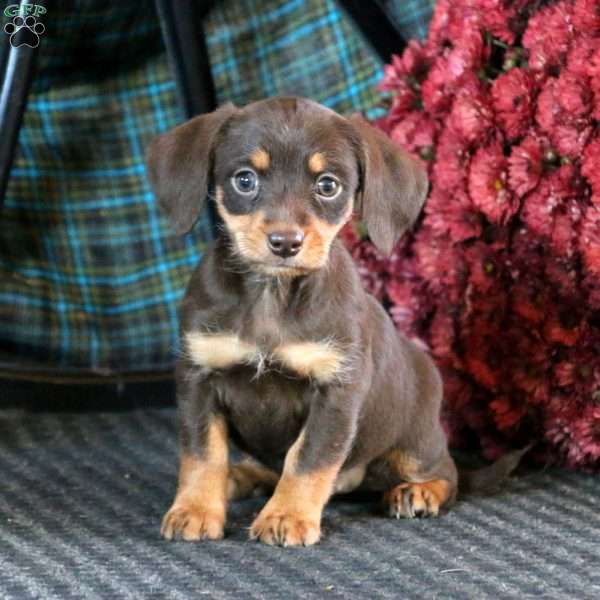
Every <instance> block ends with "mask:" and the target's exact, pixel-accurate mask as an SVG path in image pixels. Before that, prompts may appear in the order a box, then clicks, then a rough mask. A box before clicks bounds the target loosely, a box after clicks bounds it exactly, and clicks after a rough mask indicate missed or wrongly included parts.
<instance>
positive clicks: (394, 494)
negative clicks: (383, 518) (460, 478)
mask: <svg viewBox="0 0 600 600" xmlns="http://www.w3.org/2000/svg"><path fill="white" fill-rule="evenodd" d="M384 460H385V461H386V463H387V465H388V468H389V469H391V470H392V472H393V473H395V474H396V475H397V476H398V477H399V479H401V480H402V483H398V484H397V485H395V486H393V487H392V488H391V489H389V490H388V491H387V492H385V493H384V495H383V503H384V510H386V512H387V514H388V515H389V516H390V517H396V518H397V519H399V518H400V517H406V518H414V517H429V516H437V515H438V514H439V511H440V508H441V507H442V506H444V505H449V504H451V503H452V502H453V501H454V499H455V497H456V489H457V473H456V466H455V465H454V461H453V460H452V457H451V456H450V455H449V453H448V451H447V450H446V451H445V452H444V453H443V454H442V456H441V457H440V458H439V460H438V461H437V462H436V463H434V464H433V465H431V464H430V465H429V466H425V465H424V464H423V463H422V462H421V461H420V460H419V459H418V458H416V457H415V456H413V455H411V454H408V453H406V452H404V451H403V450H400V449H395V450H392V451H390V452H389V453H388V454H387V455H386V456H385V457H384Z"/></svg>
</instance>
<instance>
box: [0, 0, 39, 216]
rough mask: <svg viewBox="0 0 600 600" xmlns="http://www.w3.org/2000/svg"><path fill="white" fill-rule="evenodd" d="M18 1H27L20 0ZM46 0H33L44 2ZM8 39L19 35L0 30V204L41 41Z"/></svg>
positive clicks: (4, 191) (37, 3) (2, 201)
mask: <svg viewBox="0 0 600 600" xmlns="http://www.w3.org/2000/svg"><path fill="white" fill-rule="evenodd" d="M21 4H26V3H25V2H22V3H21ZM45 4H46V2H45V0H39V1H37V2H36V5H37V6H44V5H45ZM11 40H12V41H13V42H14V43H18V42H19V41H20V40H19V38H18V37H14V36H11V35H8V34H7V33H5V32H4V31H1V30H0V74H1V76H2V83H1V85H0V132H1V133H0V208H2V205H3V203H4V194H5V193H6V186H7V185H8V177H9V175H10V170H11V167H12V163H13V158H14V154H15V149H16V147H17V141H18V138H19V130H20V129H21V123H22V122H23V114H24V113H25V107H26V105H27V97H28V95H29V88H30V85H31V80H32V77H33V72H34V70H35V60H36V56H37V52H38V48H39V44H41V43H42V41H41V40H43V36H42V37H41V38H40V42H39V44H38V46H36V47H35V48H32V47H30V46H28V45H27V44H21V45H20V46H17V47H13V45H12V44H11Z"/></svg>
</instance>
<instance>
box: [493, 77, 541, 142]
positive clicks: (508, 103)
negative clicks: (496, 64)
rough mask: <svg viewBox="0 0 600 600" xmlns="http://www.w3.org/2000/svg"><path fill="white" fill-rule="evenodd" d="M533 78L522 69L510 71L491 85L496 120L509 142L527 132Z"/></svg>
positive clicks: (530, 110) (530, 113)
mask: <svg viewBox="0 0 600 600" xmlns="http://www.w3.org/2000/svg"><path fill="white" fill-rule="evenodd" d="M533 88H534V83H533V78H532V76H531V74H530V73H528V72H527V71H525V70H523V69H511V70H510V71H508V73H505V74H504V75H500V77H498V78H497V79H496V80H495V81H494V83H493V84H492V97H493V99H494V100H493V106H494V110H495V111H496V120H497V122H498V124H499V125H500V127H502V129H503V131H504V133H505V134H506V137H507V138H508V139H511V140H515V139H517V138H520V137H522V136H523V135H525V133H526V132H527V129H528V127H529V125H530V123H531V118H532V113H533Z"/></svg>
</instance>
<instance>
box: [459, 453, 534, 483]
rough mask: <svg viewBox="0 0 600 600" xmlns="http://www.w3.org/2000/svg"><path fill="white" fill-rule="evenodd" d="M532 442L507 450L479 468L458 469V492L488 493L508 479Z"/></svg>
mask: <svg viewBox="0 0 600 600" xmlns="http://www.w3.org/2000/svg"><path fill="white" fill-rule="evenodd" d="M532 446H533V444H529V445H528V446H525V448H521V449H520V450H513V451H511V452H508V453H507V454H505V455H504V456H502V457H501V458H499V459H498V460H497V461H496V462H494V463H492V464H491V465H488V466H486V467H482V468H480V469H474V470H473V469H470V470H468V469H459V471H458V490H459V493H460V494H490V493H492V492H494V491H495V490H497V489H498V487H499V486H500V485H501V484H502V483H503V482H504V481H506V480H507V479H508V477H509V476H510V474H511V473H512V472H513V471H514V470H515V469H516V468H517V467H518V466H519V464H520V463H521V459H522V458H523V456H525V454H527V452H528V451H529V450H530V449H531V447H532Z"/></svg>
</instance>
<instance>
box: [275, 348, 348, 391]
mask: <svg viewBox="0 0 600 600" xmlns="http://www.w3.org/2000/svg"><path fill="white" fill-rule="evenodd" d="M273 354H274V356H275V358H276V359H277V360H279V361H280V362H281V363H283V365H285V366H286V367H287V368H288V369H290V371H293V372H294V373H297V374H298V375H300V376H301V377H307V378H309V379H314V380H316V381H318V382H319V383H328V382H331V381H334V380H335V379H338V378H340V377H341V376H342V375H343V370H344V358H345V357H344V355H343V354H342V352H341V351H340V350H338V349H337V348H336V347H335V346H334V345H333V344H330V343H327V342H298V343H291V344H284V345H282V346H278V347H277V348H275V351H274V353H273Z"/></svg>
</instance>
